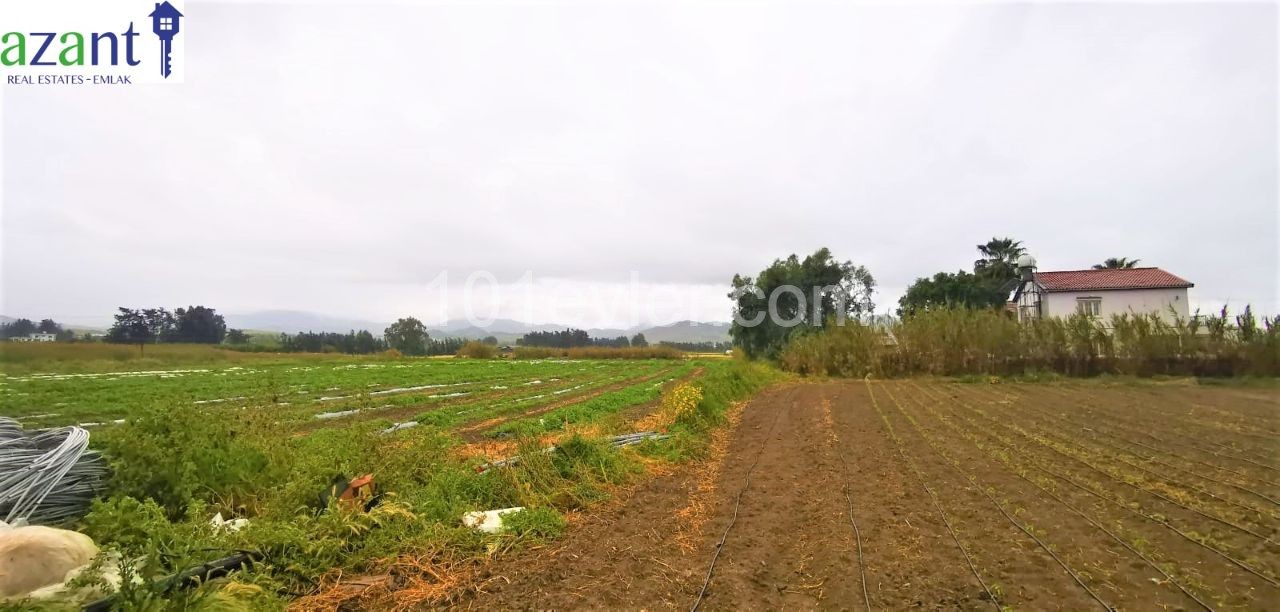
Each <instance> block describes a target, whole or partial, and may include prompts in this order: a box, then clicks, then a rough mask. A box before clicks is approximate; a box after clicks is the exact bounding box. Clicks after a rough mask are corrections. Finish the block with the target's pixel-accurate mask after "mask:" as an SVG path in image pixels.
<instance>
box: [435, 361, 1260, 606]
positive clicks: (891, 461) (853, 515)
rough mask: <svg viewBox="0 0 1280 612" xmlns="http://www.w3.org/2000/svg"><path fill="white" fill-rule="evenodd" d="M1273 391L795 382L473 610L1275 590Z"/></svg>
mask: <svg viewBox="0 0 1280 612" xmlns="http://www.w3.org/2000/svg"><path fill="white" fill-rule="evenodd" d="M1278 432H1280V392H1278V391H1277V390H1276V389H1275V388H1254V387H1249V388H1245V387H1207V386H1196V385H1158V384H1116V385H1102V384H1098V383H1093V382H1074V383H1061V384H960V383H951V382H940V381H930V380H905V381H890V382H884V381H843V382H829V383H810V384H791V385H788V386H784V387H781V388H775V389H773V390H771V391H768V392H766V393H763V394H761V395H760V396H759V397H757V398H756V399H754V400H753V401H751V402H750V403H748V404H747V405H745V407H744V408H742V412H741V414H740V417H739V418H738V420H737V422H736V425H735V426H733V428H732V429H731V430H729V431H728V432H726V434H725V435H724V439H723V440H722V444H721V445H720V452H718V453H713V456H712V457H711V458H710V459H709V460H708V461H706V462H703V463H701V464H699V465H697V466H694V467H691V468H689V469H687V470H683V471H681V472H678V473H675V474H669V475H665V476H661V477H657V478H654V479H653V480H651V481H649V482H647V483H646V484H644V485H642V486H641V487H639V488H638V489H635V490H633V491H631V492H630V493H629V494H627V495H626V496H625V497H624V498H622V499H619V500H617V501H616V502H615V503H614V504H613V505H612V506H610V507H608V508H606V509H604V510H602V511H599V512H595V513H592V514H591V515H590V517H589V518H586V519H583V520H579V521H576V522H575V523H574V524H573V525H572V527H571V529H570V532H569V534H568V535H567V536H566V537H565V538H564V539H562V540H560V541H559V542H557V543H556V544H554V545H552V547H550V548H543V549H538V550H530V551H527V552H525V553H522V554H520V555H517V556H516V557H514V558H511V559H508V560H505V561H501V562H495V563H494V564H493V565H491V566H490V567H488V568H487V570H486V572H485V573H484V574H483V575H482V576H481V578H480V579H479V581H478V582H476V583H475V584H473V585H472V586H471V587H469V588H468V589H467V590H466V591H465V592H463V593H460V594H459V596H458V599H457V600H456V604H455V605H457V606H459V607H464V608H477V609H565V608H610V609H618V608H623V609H641V608H643V609H654V608H662V609H680V608H683V609H689V608H691V607H697V608H700V609H708V610H738V609H780V608H830V609H866V608H875V609H892V610H898V609H907V608H930V609H1000V608H1002V607H1011V608H1016V609H1025V610H1057V609H1069V610H1079V609H1090V608H1092V609H1103V608H1114V609H1129V610H1152V609H1172V610H1178V609H1188V610H1189V609H1233V610H1236V609H1238V610H1263V609H1275V607H1276V602H1277V601H1280V544H1278V543H1277V542H1278V540H1280V533H1277V531H1278V529H1280V454H1278V452H1277V451H1278V450H1280V433H1278Z"/></svg>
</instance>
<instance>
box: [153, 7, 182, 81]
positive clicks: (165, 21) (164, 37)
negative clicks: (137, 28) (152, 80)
mask: <svg viewBox="0 0 1280 612" xmlns="http://www.w3.org/2000/svg"><path fill="white" fill-rule="evenodd" d="M148 17H150V18H151V31H152V32H155V34H156V36H159V37H160V74H161V75H162V76H164V78H166V79H167V78H169V74H170V73H172V72H173V68H172V65H171V61H172V58H171V57H170V56H169V54H170V53H171V52H172V51H173V37H174V36H177V35H178V23H179V22H180V21H182V13H179V12H178V9H176V8H173V5H172V4H169V2H168V0H165V1H164V2H160V3H157V4H156V10H154V11H151V14H150V15H148Z"/></svg>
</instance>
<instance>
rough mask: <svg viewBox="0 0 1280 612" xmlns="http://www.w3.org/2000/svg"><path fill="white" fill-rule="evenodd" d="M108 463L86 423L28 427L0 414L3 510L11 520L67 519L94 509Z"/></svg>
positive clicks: (42, 521) (40, 522) (51, 522)
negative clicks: (92, 442)
mask: <svg viewBox="0 0 1280 612" xmlns="http://www.w3.org/2000/svg"><path fill="white" fill-rule="evenodd" d="M106 473H107V465H106V461H105V460H104V459H103V458H102V455H101V454H99V453H98V452H97V451H91V450H89V432H88V431H86V430H85V429H84V428H82V427H58V428H53V429H36V430H33V431H30V432H27V431H25V430H24V429H23V428H22V425H21V424H19V423H18V421H16V420H14V419H11V418H8V417H0V516H3V517H4V521H5V522H6V523H10V524H13V523H17V522H27V523H32V524H37V525H57V524H62V523H67V522H70V521H72V520H75V519H77V518H80V517H81V516H84V514H85V512H87V511H88V509H89V503H90V502H91V501H92V500H93V498H94V497H96V496H97V494H98V493H99V492H100V491H101V489H102V481H103V479H104V478H105V477H106Z"/></svg>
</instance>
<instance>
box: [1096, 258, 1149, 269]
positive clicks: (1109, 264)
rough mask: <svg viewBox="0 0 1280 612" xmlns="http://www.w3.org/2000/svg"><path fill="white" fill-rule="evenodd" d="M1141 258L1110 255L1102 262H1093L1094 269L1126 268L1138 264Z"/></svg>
mask: <svg viewBox="0 0 1280 612" xmlns="http://www.w3.org/2000/svg"><path fill="white" fill-rule="evenodd" d="M1140 261H1142V260H1141V259H1129V258H1127V257H1108V258H1107V259H1106V261H1103V262H1102V263H1100V264H1093V269H1094V270H1126V269H1129V268H1132V267H1134V266H1136V265H1138V262H1140Z"/></svg>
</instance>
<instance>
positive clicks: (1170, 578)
mask: <svg viewBox="0 0 1280 612" xmlns="http://www.w3.org/2000/svg"><path fill="white" fill-rule="evenodd" d="M912 384H915V383H912ZM915 386H916V388H917V389H919V390H920V392H921V393H923V394H925V396H926V397H928V398H929V399H930V400H932V401H933V402H935V403H937V404H938V405H942V402H941V401H940V400H939V399H938V398H937V397H934V396H933V395H931V394H929V393H928V392H927V391H925V389H924V387H921V386H919V385H915ZM916 404H917V405H918V406H920V407H922V408H924V409H925V410H927V411H928V412H929V414H931V415H933V416H934V418H936V419H938V420H939V421H941V422H943V423H945V424H946V425H947V427H950V428H951V429H952V431H955V432H957V433H959V434H960V435H962V436H964V437H966V438H968V439H969V440H970V441H971V442H973V444H974V446H975V447H977V448H978V449H980V450H982V452H983V453H986V452H987V451H986V449H984V448H983V447H982V446H981V445H980V444H979V443H978V441H977V440H976V439H974V437H973V432H970V431H967V430H965V429H962V428H961V427H960V426H959V425H956V424H955V423H952V422H951V420H950V419H948V418H945V417H944V416H943V415H942V414H939V413H938V412H935V411H934V410H933V409H931V408H929V407H928V406H927V405H926V404H924V403H921V402H916ZM953 411H954V410H953ZM1001 446H1004V445H1003V444H1002V445H1001ZM1005 448H1008V447H1007V446H1005ZM1006 465H1008V466H1009V468H1010V471H1012V472H1013V473H1014V474H1015V475H1017V477H1018V478H1021V479H1023V480H1025V481H1027V482H1029V483H1031V484H1032V485H1034V486H1035V487H1036V488H1037V489H1040V491H1042V492H1044V493H1045V494H1046V495H1048V496H1049V497H1052V498H1053V499H1055V500H1057V502H1058V503H1060V504H1062V505H1063V506H1066V508H1067V509H1068V510H1070V511H1072V512H1074V513H1076V515H1078V516H1079V517H1080V518H1082V519H1084V520H1086V521H1088V522H1089V524H1090V525H1093V526H1094V527H1096V528H1098V529H1099V530H1100V531H1102V533H1105V534H1107V535H1108V536H1111V539H1113V540H1115V541H1116V543H1118V544H1120V545H1121V546H1123V547H1124V548H1125V550H1128V551H1129V552H1131V553H1133V554H1134V555H1137V557H1138V558H1139V559H1142V560H1143V561H1145V562H1146V564H1147V565H1149V566H1151V569H1154V570H1156V571H1157V572H1160V575H1161V576H1164V577H1165V579H1166V580H1168V581H1169V582H1170V583H1171V584H1173V586H1175V587H1178V590H1179V591H1182V594H1183V595H1186V596H1187V597H1190V598H1191V600H1192V601H1194V602H1196V603H1198V604H1200V607H1202V608H1204V609H1205V610H1210V611H1212V610H1213V607H1212V606H1210V605H1209V604H1207V603H1205V602H1203V601H1201V600H1200V598H1199V597H1196V596H1195V595H1194V594H1192V593H1191V591H1188V590H1187V589H1186V587H1183V586H1182V584H1181V583H1179V582H1178V581H1177V579H1175V578H1174V577H1173V576H1171V575H1169V573H1168V572H1166V571H1164V570H1163V569H1161V568H1160V566H1159V565H1156V563H1155V561H1152V560H1151V559H1150V558H1148V557H1147V556H1146V555H1144V554H1142V553H1141V552H1140V551H1138V550H1137V549H1136V548H1134V547H1132V546H1130V545H1129V543H1128V542H1125V541H1124V540H1123V539H1121V538H1120V536H1118V535H1116V534H1114V533H1112V532H1111V530H1109V529H1107V528H1106V527H1103V526H1102V525H1101V524H1099V523H1098V522H1097V521H1095V520H1093V519H1092V518H1089V516H1088V515H1086V514H1085V513H1084V512H1081V511H1080V510H1079V509H1077V508H1076V507H1075V506H1072V505H1071V504H1069V503H1067V501H1066V500H1064V499H1062V498H1061V497H1059V496H1058V495H1057V494H1056V493H1054V492H1053V491H1050V490H1049V489H1048V488H1047V487H1045V486H1044V485H1042V484H1040V483H1038V482H1036V481H1034V480H1031V479H1030V478H1027V476H1026V475H1025V474H1023V473H1022V472H1020V471H1018V470H1017V469H1015V468H1013V466H1012V465H1010V464H1008V463H1006Z"/></svg>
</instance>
